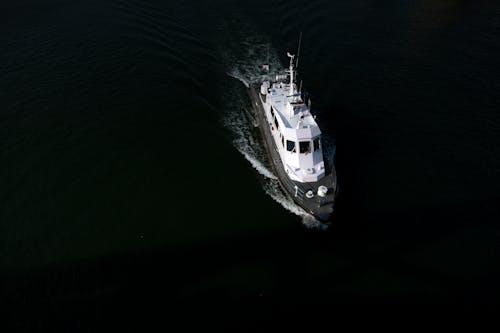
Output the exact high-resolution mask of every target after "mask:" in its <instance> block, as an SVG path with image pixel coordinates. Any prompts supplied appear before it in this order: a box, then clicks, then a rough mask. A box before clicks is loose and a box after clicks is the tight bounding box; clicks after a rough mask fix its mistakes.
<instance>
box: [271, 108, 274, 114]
mask: <svg viewBox="0 0 500 333" xmlns="http://www.w3.org/2000/svg"><path fill="white" fill-rule="evenodd" d="M271 117H274V108H273V107H272V106H271Z"/></svg>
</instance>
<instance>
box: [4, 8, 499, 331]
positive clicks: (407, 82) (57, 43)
mask: <svg viewBox="0 0 500 333" xmlns="http://www.w3.org/2000/svg"><path fill="white" fill-rule="evenodd" d="M301 34H302V39H301V49H300V58H299V68H298V70H299V74H300V78H301V79H302V81H303V87H304V88H305V89H306V90H307V91H308V93H309V95H310V97H311V104H312V105H311V110H312V112H313V114H315V115H316V116H317V118H316V121H317V122H318V124H319V126H320V128H321V130H322V135H323V140H324V142H325V146H326V147H327V148H328V152H329V154H330V155H331V156H332V158H333V159H334V163H335V166H336V170H337V174H338V185H339V192H338V197H337V201H336V204H335V212H334V214H333V215H332V218H331V221H330V223H329V225H328V226H325V225H324V224H321V223H319V222H318V221H316V220H315V219H314V218H312V217H311V216H310V215H308V214H307V213H305V212H304V211H303V210H302V209H301V208H300V207H298V206H296V205H295V204H294V203H293V202H292V201H291V200H290V199H289V198H288V197H287V196H286V195H285V194H284V193H283V192H282V190H281V189H280V187H279V184H278V181H277V179H276V176H275V175H274V174H273V172H272V169H271V168H270V167H269V162H268V160H267V156H266V154H265V150H264V149H263V147H262V144H261V141H260V137H259V132H258V128H256V124H255V122H254V120H253V119H252V117H251V116H250V114H251V110H250V108H251V105H250V102H249V100H248V96H247V94H246V87H245V84H248V83H251V82H255V80H258V75H259V73H260V68H261V66H262V64H264V63H269V64H270V67H271V70H272V71H279V70H280V69H282V68H283V66H284V65H286V64H287V61H288V58H287V56H286V53H287V52H291V53H297V48H298V41H299V36H300V35H301ZM499 59H500V3H499V2H498V1H488V0H478V1H459V0H439V1H435V0H412V1H410V0H403V1H402V0H397V1H396V0H387V1H374V0H331V1H326V0H307V1H306V0H287V1H285V0H267V1H263V0H253V1H247V2H243V1H230V0H213V1H208V0H197V1H194V0H185V1H170V0H87V1H82V0H76V1H75V0H16V1H11V0H6V1H2V2H1V3H0V278H1V283H0V290H1V294H0V297H1V299H2V302H4V303H7V304H9V306H10V308H11V309H16V310H13V312H15V313H16V315H15V316H13V317H12V318H15V319H14V323H15V325H16V327H18V328H25V329H27V330H29V329H30V328H33V327H35V328H40V327H42V328H43V327H45V326H44V325H46V324H47V322H48V320H49V319H47V318H49V317H51V318H52V317H55V318H60V319H61V320H63V321H62V322H63V325H69V326H67V328H68V327H69V328H71V330H78V329H82V328H84V327H87V326H85V325H86V323H87V324H89V325H92V324H91V323H95V322H96V321H98V320H99V319H100V318H104V317H106V314H105V313H106V311H105V309H106V306H107V305H109V306H112V305H114V304H116V303H120V304H122V305H123V304H129V305H131V304H136V305H137V304H138V303H141V302H142V303H144V304H152V303H157V302H158V303H160V304H161V303H162V300H169V301H170V302H171V301H172V300H179V301H182V302H185V301H186V300H191V299H192V298H197V297H202V298H205V299H207V298H208V299H220V298H225V299H227V298H229V299H239V298H247V299H251V300H255V299H259V300H260V299H268V300H269V299H275V300H276V299H280V300H284V299H287V300H288V301H289V302H291V303H288V304H295V305H296V306H297V307H304V306H307V307H309V306H310V304H314V300H317V299H321V300H322V301H323V302H324V303H326V300H331V301H335V302H340V303H341V302H350V303H351V304H352V303H358V302H359V303H370V304H372V303H387V302H390V303H393V302H396V303H397V302H410V303H414V302H417V303H418V302H424V303H427V302H429V303H434V304H436V303H440V304H441V303H446V304H455V305H456V304H462V305H464V306H465V305H470V304H495V303H497V302H498V297H499V295H500V292H499V287H498V279H499V277H500V274H499V273H500V270H499V266H498V262H499V259H500V225H499V221H500V209H499V204H498V202H499V199H500V140H499V136H500V93H499V92H500V61H499ZM139 301H140V302H139ZM142 303H141V304H142ZM324 303H323V304H324ZM184 304H185V303H184ZM72 307H75V308H78V309H79V312H78V313H76V312H72V311H71V310H69V309H71V308H72ZM37 309H42V310H41V312H38V311H37ZM157 309H161V306H160V307H159V308H157ZM24 310H26V311H25V312H24ZM21 313H26V314H27V315H22V314H21ZM39 313H42V314H43V315H40V314H39ZM31 315H32V316H33V318H36V319H32V318H31ZM76 318H78V320H76ZM75 320H76V321H75ZM89 327H92V326H89ZM71 330H70V331H71Z"/></svg>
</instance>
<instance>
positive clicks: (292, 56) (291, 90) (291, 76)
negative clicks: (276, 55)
mask: <svg viewBox="0 0 500 333" xmlns="http://www.w3.org/2000/svg"><path fill="white" fill-rule="evenodd" d="M286 55H287V56H288V57H289V58H290V96H292V95H293V94H294V93H295V92H294V89H293V74H294V72H293V58H295V55H293V54H290V53H289V52H287V53H286Z"/></svg>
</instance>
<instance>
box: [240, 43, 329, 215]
mask: <svg viewBox="0 0 500 333" xmlns="http://www.w3.org/2000/svg"><path fill="white" fill-rule="evenodd" d="M299 45H300V42H299ZM299 52H300V46H299ZM287 56H288V57H289V58H290V64H289V67H288V69H285V70H282V71H280V72H279V73H278V74H275V75H271V74H270V72H269V65H268V64H265V65H263V66H262V68H263V71H264V73H263V74H262V75H261V79H258V80H256V81H255V82H254V83H253V84H249V85H248V86H247V91H248V95H249V97H250V100H251V102H252V110H253V112H254V114H255V119H256V120H257V123H258V127H259V129H260V132H261V137H262V143H263V145H264V146H265V148H266V151H267V154H268V156H269V160H270V163H271V165H272V169H273V171H274V173H275V175H276V176H277V178H278V181H279V183H280V185H281V187H282V188H283V190H284V192H285V193H286V194H287V196H288V197H289V198H290V199H292V200H293V201H294V202H295V203H296V204H297V205H299V206H300V207H302V208H303V209H304V210H305V211H306V212H307V213H309V214H311V215H312V216H314V217H315V218H316V219H318V220H319V221H321V222H324V223H329V222H330V220H331V216H332V213H333V210H334V205H335V198H336V195H337V190H338V187H337V174H336V171H335V166H334V163H333V156H326V152H325V150H326V149H325V147H324V145H323V142H322V137H321V130H320V128H319V126H318V124H317V123H316V116H314V115H313V114H312V113H311V102H310V100H308V102H307V103H306V102H305V100H306V96H305V95H306V94H305V93H304V92H303V91H302V82H301V83H300V87H297V77H298V73H297V70H296V67H297V66H298V57H297V62H296V64H294V59H295V55H293V54H290V53H289V52H287ZM329 157H331V158H329Z"/></svg>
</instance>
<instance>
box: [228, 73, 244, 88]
mask: <svg viewBox="0 0 500 333" xmlns="http://www.w3.org/2000/svg"><path fill="white" fill-rule="evenodd" d="M226 74H227V75H228V76H230V77H233V78H235V79H236V80H239V81H241V83H243V84H244V85H245V87H247V88H250V83H248V82H247V81H246V80H245V78H243V77H242V76H241V74H239V73H238V72H237V71H234V72H232V73H229V72H228V73H226Z"/></svg>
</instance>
